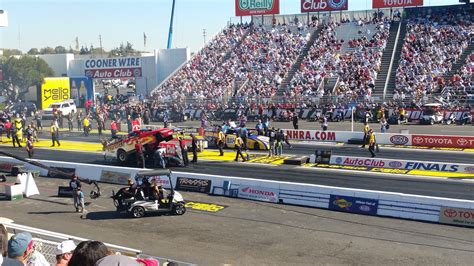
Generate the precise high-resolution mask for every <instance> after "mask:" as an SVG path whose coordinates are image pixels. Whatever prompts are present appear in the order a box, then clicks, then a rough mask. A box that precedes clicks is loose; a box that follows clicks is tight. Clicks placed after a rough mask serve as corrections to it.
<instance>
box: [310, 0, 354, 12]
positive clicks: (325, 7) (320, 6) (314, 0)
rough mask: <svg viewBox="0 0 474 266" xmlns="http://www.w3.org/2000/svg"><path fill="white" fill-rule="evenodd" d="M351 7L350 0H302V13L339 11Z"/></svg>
mask: <svg viewBox="0 0 474 266" xmlns="http://www.w3.org/2000/svg"><path fill="white" fill-rule="evenodd" d="M348 8H349V0H301V13H308V12H320V11H339V10H347V9H348Z"/></svg>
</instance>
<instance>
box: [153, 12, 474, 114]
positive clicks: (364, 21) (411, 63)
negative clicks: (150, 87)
mask: <svg viewBox="0 0 474 266" xmlns="http://www.w3.org/2000/svg"><path fill="white" fill-rule="evenodd" d="M469 7H472V5H470V6H469ZM472 13H473V10H472V8H466V7H465V6H450V7H439V8H438V7H424V8H409V9H393V10H384V11H380V12H378V13H377V12H375V13H372V11H371V12H369V11H351V12H337V13H336V12H335V13H333V14H327V13H323V14H319V13H318V14H317V16H316V14H314V15H313V16H311V18H310V17H309V16H306V15H303V14H300V15H286V16H285V15H278V16H264V17H263V16H258V17H253V18H252V22H251V23H250V24H244V25H230V26H228V27H226V28H225V29H224V30H223V31H222V32H220V33H219V34H218V35H217V36H216V37H215V38H214V39H213V40H212V41H211V42H209V43H208V44H207V45H206V46H205V47H204V48H203V49H202V50H201V51H199V52H198V53H197V55H195V56H194V57H193V58H192V59H191V60H190V61H189V62H187V64H185V65H184V66H183V67H182V68H181V69H180V70H178V71H177V72H176V73H175V74H174V75H172V76H171V77H169V78H168V79H167V80H166V81H165V82H163V83H162V84H160V85H159V86H158V87H157V88H155V89H154V91H153V93H152V95H153V97H154V99H156V100H158V102H160V103H175V104H176V103H180V104H186V105H189V104H191V105H203V104H206V103H209V102H213V103H215V102H223V103H226V104H236V105H245V106H248V105H250V104H260V103H263V104H266V105H268V104H278V103H286V104H292V105H293V106H294V105H296V104H298V103H304V104H306V105H324V104H328V103H331V104H347V103H351V102H352V103H361V102H362V103H366V104H371V103H377V102H378V103H381V102H388V101H395V102H399V103H400V102H404V103H413V104H417V105H421V104H423V103H426V102H428V101H434V100H436V99H438V100H440V99H441V98H440V97H444V99H446V96H448V98H449V97H451V96H450V95H455V96H456V99H458V100H462V99H464V98H465V96H466V95H467V94H468V93H471V92H472V82H471V80H472V68H471V67H469V66H468V67H466V66H465V65H466V64H469V63H468V62H466V60H469V59H471V60H472V56H470V57H469V55H471V53H472V47H473V37H474V26H473V21H472ZM471 62H472V61H471ZM471 66H472V64H471ZM458 76H462V80H463V82H459V81H457V80H458V79H459V77H458ZM453 77H455V80H452V79H453ZM446 87H448V89H446ZM450 88H452V89H450ZM460 94H461V95H462V96H459V95H460Z"/></svg>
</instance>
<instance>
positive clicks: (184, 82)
mask: <svg viewBox="0 0 474 266" xmlns="http://www.w3.org/2000/svg"><path fill="white" fill-rule="evenodd" d="M248 28H249V26H248V25H246V24H243V25H231V26H229V27H227V28H225V29H224V30H223V31H222V32H220V33H219V34H217V36H216V37H215V38H214V39H213V40H212V41H211V42H210V43H209V44H208V45H206V46H205V47H204V48H203V49H202V50H200V51H199V53H198V54H196V55H195V56H194V57H193V58H192V60H190V61H189V62H187V63H186V65H185V66H184V67H182V68H181V69H180V70H178V72H177V73H175V74H174V75H173V76H172V77H171V78H170V79H169V80H168V81H167V82H166V83H165V84H164V85H163V86H161V87H160V88H159V89H158V91H156V92H155V93H154V97H155V98H156V99H158V100H159V101H161V102H184V101H185V97H187V96H192V97H194V98H210V99H214V100H219V99H222V97H223V94H224V93H225V89H227V87H228V84H229V80H228V77H227V75H226V71H225V70H223V69H222V68H220V66H221V64H222V62H223V59H224V57H225V56H226V54H227V53H229V52H230V51H231V50H232V49H233V48H234V47H235V45H236V44H237V43H239V42H240V41H241V39H242V38H243V36H244V34H245V33H246V32H247V30H248Z"/></svg>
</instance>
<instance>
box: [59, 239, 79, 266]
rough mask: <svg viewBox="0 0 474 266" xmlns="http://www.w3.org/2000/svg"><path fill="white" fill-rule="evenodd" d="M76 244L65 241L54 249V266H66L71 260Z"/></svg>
mask: <svg viewBox="0 0 474 266" xmlns="http://www.w3.org/2000/svg"><path fill="white" fill-rule="evenodd" d="M74 249H76V244H74V242H73V241H72V240H66V241H63V242H61V243H59V245H58V246H57V247H56V266H66V265H68V263H69V260H71V257H72V253H73V252H74Z"/></svg>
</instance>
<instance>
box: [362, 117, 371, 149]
mask: <svg viewBox="0 0 474 266" xmlns="http://www.w3.org/2000/svg"><path fill="white" fill-rule="evenodd" d="M369 130H370V128H369V124H368V123H367V122H365V123H364V138H363V139H362V148H365V144H367V141H368V140H369V138H368V135H369Z"/></svg>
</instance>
